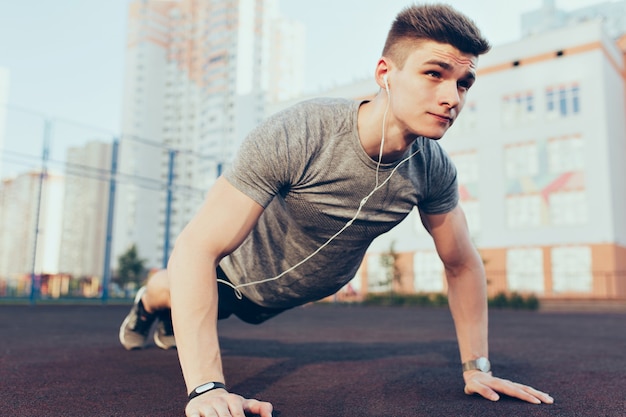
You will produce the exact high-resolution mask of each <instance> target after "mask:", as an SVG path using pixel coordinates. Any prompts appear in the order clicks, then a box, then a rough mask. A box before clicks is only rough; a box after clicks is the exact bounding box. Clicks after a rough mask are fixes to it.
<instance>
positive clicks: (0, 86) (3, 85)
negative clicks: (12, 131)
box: [0, 67, 10, 178]
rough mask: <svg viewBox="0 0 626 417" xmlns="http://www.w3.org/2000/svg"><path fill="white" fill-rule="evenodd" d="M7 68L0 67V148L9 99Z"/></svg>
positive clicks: (1, 147) (0, 168)
mask: <svg viewBox="0 0 626 417" xmlns="http://www.w3.org/2000/svg"><path fill="white" fill-rule="evenodd" d="M9 81H10V79H9V70H8V69H6V68H2V67H0V149H3V148H4V136H5V132H6V121H7V105H8V101H9ZM0 178H2V155H0Z"/></svg>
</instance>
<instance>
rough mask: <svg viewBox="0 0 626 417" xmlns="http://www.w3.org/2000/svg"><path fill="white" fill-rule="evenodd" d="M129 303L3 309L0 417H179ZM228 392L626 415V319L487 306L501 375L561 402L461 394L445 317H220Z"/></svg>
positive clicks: (298, 409) (348, 404)
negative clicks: (135, 333) (135, 334)
mask: <svg viewBox="0 0 626 417" xmlns="http://www.w3.org/2000/svg"><path fill="white" fill-rule="evenodd" d="M127 311H128V306H124V305H121V306H120V305H37V306H27V305H0V339H1V344H0V352H1V354H0V387H1V388H2V389H0V415H1V416H20V417H27V416H46V417H61V416H63V417H65V416H80V417H84V416H123V417H136V416H150V417H159V416H168V417H169V416H183V415H184V414H183V409H184V406H185V403H186V393H185V387H184V384H183V379H182V376H181V372H180V368H179V365H178V361H177V357H176V352H175V351H162V350H160V349H158V348H157V347H155V346H154V345H150V346H149V347H148V348H147V349H144V350H142V351H132V352H127V351H125V350H124V349H123V348H122V347H121V346H120V344H119V342H118V340H117V330H118V326H119V324H120V322H121V321H122V319H123V318H124V316H125V315H126V313H127ZM219 326H220V335H221V346H222V352H223V361H224V369H225V372H226V376H227V379H228V381H227V383H228V386H229V387H230V388H231V389H232V390H233V391H234V392H237V393H240V394H242V395H245V396H250V397H257V398H259V399H263V400H267V401H270V402H272V403H273V404H274V409H275V413H274V416H276V417H302V416H307V417H308V416H316V417H342V416H349V417H356V416H358V417H390V416H391V417H420V416H454V417H461V416H477V417H478V416H480V417H491V416H493V417H496V416H497V417H501V416H507V417H517V416H520V417H522V416H523V417H527V416H550V417H554V416H564V417H577V416H580V417H624V416H626V314H625V313H623V312H580V313H572V312H544V311H539V312H530V311H510V310H492V311H491V312H490V334H491V336H490V340H491V352H490V357H491V360H492V364H493V368H494V370H495V373H496V374H497V375H498V376H501V377H504V378H511V379H515V380H518V381H519V382H524V383H528V384H530V385H533V386H535V387H537V388H539V389H542V390H544V391H546V392H548V393H550V394H551V395H552V396H553V397H554V398H555V404H553V405H532V404H527V403H523V402H521V401H518V400H514V399H510V398H503V399H501V400H500V401H499V402H497V403H491V402H489V401H487V400H483V399H481V398H478V397H475V396H472V397H470V396H466V395H465V394H463V383H462V378H461V373H460V367H459V358H458V351H457V347H456V342H455V337H454V330H453V325H452V320H451V317H450V314H449V312H448V310H447V309H445V308H408V307H405V308H391V307H387V308H385V307H361V306H341V305H319V304H318V305H310V306H306V307H301V308H298V309H295V310H293V311H290V312H287V313H285V314H283V315H281V316H279V317H277V318H275V319H273V320H271V321H269V322H267V323H265V324H262V325H260V326H252V325H248V324H245V323H242V322H240V321H238V320H237V319H235V318H231V319H228V320H225V321H222V322H220V325H219Z"/></svg>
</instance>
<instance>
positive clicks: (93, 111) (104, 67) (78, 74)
mask: <svg viewBox="0 0 626 417" xmlns="http://www.w3.org/2000/svg"><path fill="white" fill-rule="evenodd" d="M128 3H129V0H57V1H51V0H29V1H17V0H12V1H10V0H2V1H0V67H5V68H8V69H9V71H10V77H11V81H10V93H9V105H10V107H9V111H8V125H9V128H8V129H7V135H6V137H5V148H6V147H9V145H10V144H11V143H12V142H15V141H17V140H20V138H19V137H17V135H16V133H15V132H13V131H12V129H11V126H13V125H15V124H16V123H17V121H16V119H18V118H27V116H26V115H25V114H23V113H22V114H19V115H16V113H19V112H18V110H17V109H18V108H26V109H30V110H32V111H35V112H37V113H41V114H43V115H46V116H47V117H53V118H60V119H67V120H73V121H78V122H80V123H82V124H85V125H89V126H94V127H98V128H103V129H107V130H110V131H113V132H117V131H119V126H120V119H121V117H120V116H121V102H122V89H123V67H124V44H125V37H126V12H127V5H128ZM409 3H410V1H407V0H385V1H379V0H316V1H310V0H281V9H282V10H283V13H284V14H285V15H286V16H288V17H291V18H294V19H297V20H301V21H302V22H303V23H304V24H305V25H306V28H307V74H306V79H307V85H308V90H310V91H316V90H318V89H320V88H322V87H328V86H332V85H333V84H341V83H345V82H347V81H350V80H353V79H360V78H364V77H367V76H370V75H371V74H373V71H374V66H375V63H376V59H377V58H378V56H379V54H380V50H381V48H382V45H383V42H384V37H385V34H386V31H387V29H388V28H389V25H390V23H391V21H392V19H393V17H394V15H395V14H396V13H397V12H398V11H399V10H400V9H401V8H402V7H404V6H405V5H407V4H409ZM448 3H449V4H451V5H453V6H455V7H457V8H458V9H459V10H461V11H463V12H464V13H466V14H467V15H468V16H470V17H471V18H472V19H474V20H475V21H476V23H477V24H478V26H479V27H480V28H481V29H482V30H483V32H484V34H485V35H486V36H487V37H488V38H489V39H490V40H491V41H492V43H493V44H496V45H498V44H502V43H506V42H510V41H513V40H516V39H517V38H519V20H520V17H519V16H520V13H522V12H524V11H529V10H534V9H537V8H539V7H540V6H541V0H527V1H525V2H518V1H515V2H509V1H505V0H451V1H448ZM596 3H601V1H599V0H567V1H566V0H560V1H557V7H560V8H564V9H572V8H575V7H580V6H586V5H590V4H596ZM12 109H13V110H12ZM28 117H34V116H28ZM34 118H36V117H34ZM87 131H89V133H88V134H89V135H97V132H96V131H95V130H93V131H90V130H89V129H87Z"/></svg>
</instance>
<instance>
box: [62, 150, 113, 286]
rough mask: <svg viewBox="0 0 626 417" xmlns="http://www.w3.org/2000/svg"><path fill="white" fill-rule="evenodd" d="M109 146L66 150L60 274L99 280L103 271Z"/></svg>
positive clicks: (109, 163)
mask: <svg viewBox="0 0 626 417" xmlns="http://www.w3.org/2000/svg"><path fill="white" fill-rule="evenodd" d="M110 169H111V144H109V143H105V142H100V141H95V140H94V141H89V142H87V143H86V144H84V145H82V146H75V147H71V148H69V149H68V150H67V158H66V168H65V191H64V193H63V220H62V222H63V223H62V227H61V235H60V238H61V239H60V257H59V271H60V272H61V273H62V274H67V275H71V276H73V277H76V278H80V277H94V276H95V277H101V276H102V274H103V271H104V256H105V244H106V226H107V218H108V203H109V170H110Z"/></svg>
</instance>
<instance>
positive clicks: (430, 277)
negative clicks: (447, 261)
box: [413, 251, 444, 293]
mask: <svg viewBox="0 0 626 417" xmlns="http://www.w3.org/2000/svg"><path fill="white" fill-rule="evenodd" d="M443 272H444V271H443V263H442V262H441V259H440V258H439V256H438V255H437V252H435V251H428V252H416V253H415V255H414V256H413V274H414V275H413V277H414V278H413V285H414V286H415V291H416V292H427V293H439V292H443V280H444V273H443Z"/></svg>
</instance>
